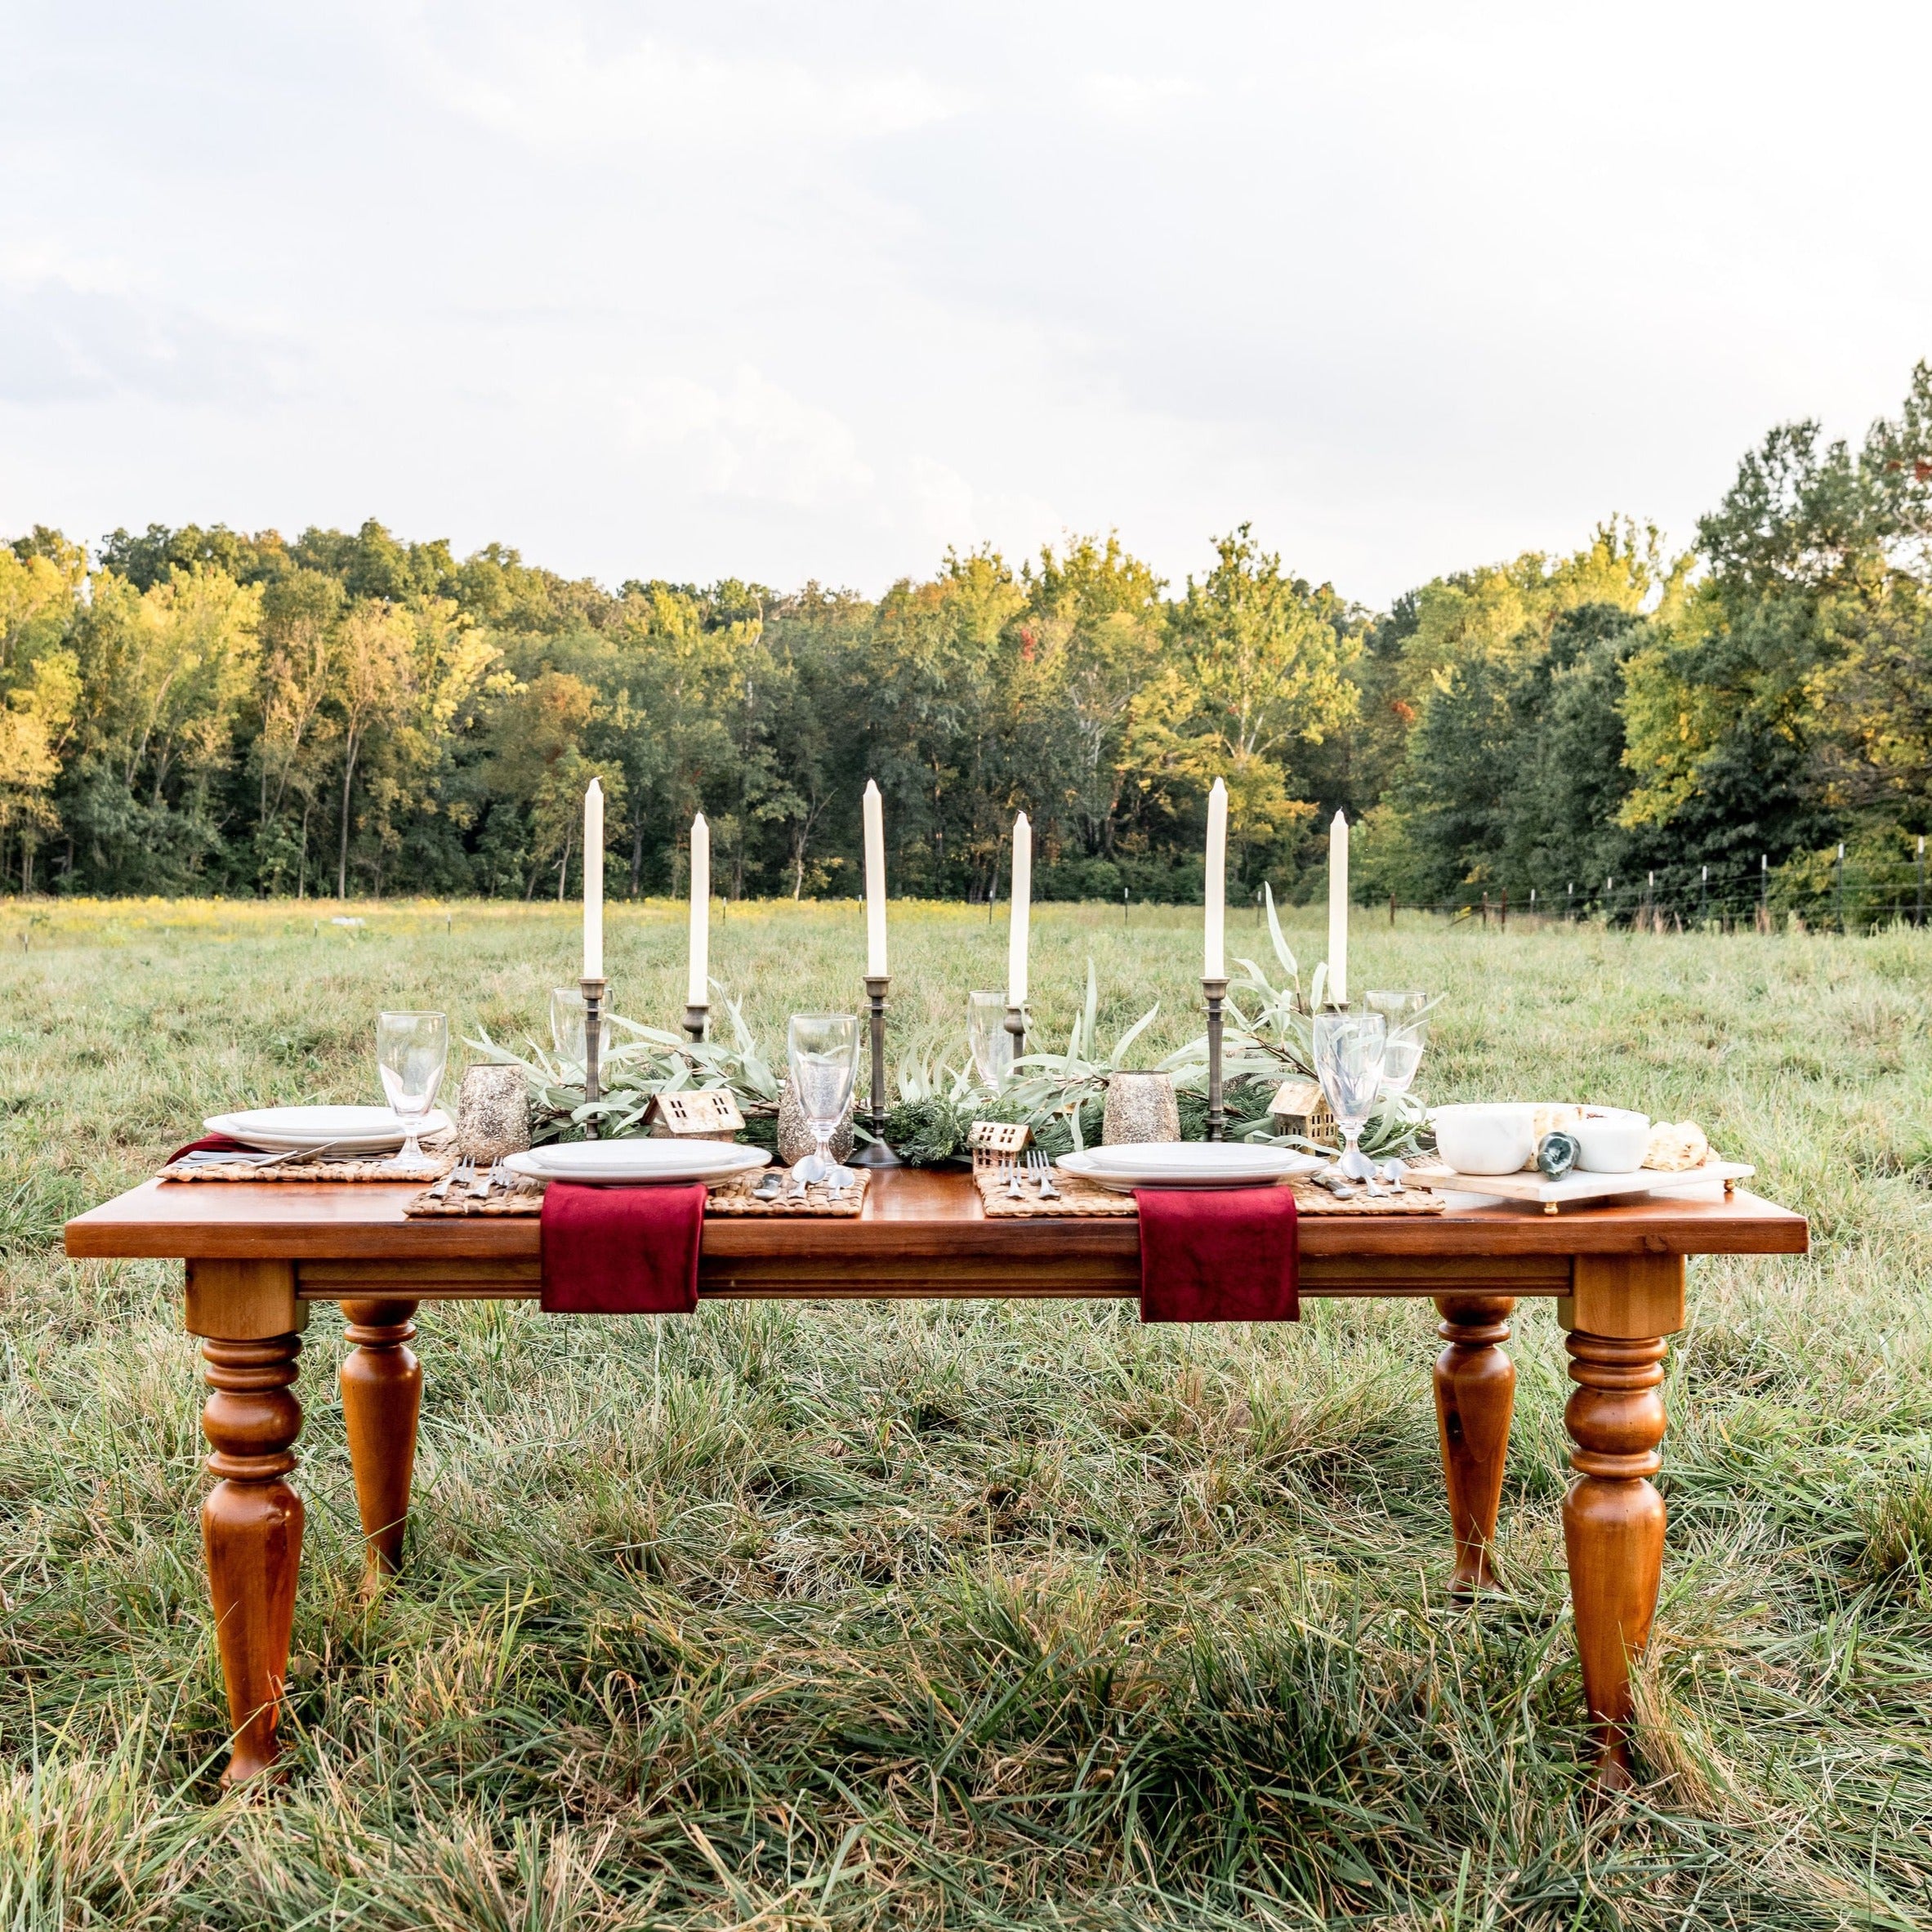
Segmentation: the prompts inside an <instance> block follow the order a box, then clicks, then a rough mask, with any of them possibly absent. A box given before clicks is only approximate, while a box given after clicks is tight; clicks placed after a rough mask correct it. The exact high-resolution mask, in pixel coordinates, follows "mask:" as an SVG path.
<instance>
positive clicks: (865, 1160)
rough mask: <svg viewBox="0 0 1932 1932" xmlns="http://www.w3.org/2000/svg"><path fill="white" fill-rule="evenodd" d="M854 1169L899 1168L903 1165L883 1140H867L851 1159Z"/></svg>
mask: <svg viewBox="0 0 1932 1932" xmlns="http://www.w3.org/2000/svg"><path fill="white" fill-rule="evenodd" d="M851 1159H852V1165H853V1166H854V1167H903V1166H904V1164H905V1163H904V1162H903V1161H901V1160H900V1159H899V1156H898V1155H897V1154H895V1153H894V1152H893V1151H892V1149H890V1147H888V1146H887V1145H886V1143H885V1142H884V1141H883V1140H868V1141H867V1142H866V1144H865V1145H864V1146H863V1147H862V1148H860V1149H859V1151H858V1152H857V1153H854V1155H853V1156H852V1157H851Z"/></svg>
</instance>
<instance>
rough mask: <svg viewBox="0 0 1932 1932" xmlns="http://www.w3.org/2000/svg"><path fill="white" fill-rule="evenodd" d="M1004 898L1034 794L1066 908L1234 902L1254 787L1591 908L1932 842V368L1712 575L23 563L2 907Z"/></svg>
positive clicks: (11, 685) (1810, 436)
mask: <svg viewBox="0 0 1932 1932" xmlns="http://www.w3.org/2000/svg"><path fill="white" fill-rule="evenodd" d="M593 774H594V775H596V776H598V777H599V778H600V779H601V780H602V782H603V785H604V789H605V795H606V798H607V800H608V814H607V823H608V825H609V837H610V841H611V850H610V854H609V859H608V860H607V877H609V882H610V889H611V890H614V891H615V892H618V893H622V892H625V891H628V892H629V893H631V894H633V895H642V894H648V893H663V892H676V891H678V890H681V886H682V868H683V864H684V859H685V850H684V841H685V828H686V827H687V826H688V825H689V820H690V818H691V815H692V814H693V813H694V811H697V810H700V809H702V810H703V811H704V812H705V813H706V814H707V817H708V818H709V819H710V822H711V825H712V849H713V854H714V859H713V877H714V881H716V889H717V890H721V891H723V892H725V893H726V894H728V895H731V896H735V897H742V896H746V895H787V896H792V897H811V896H823V895H841V894H846V893H850V892H854V891H856V890H858V889H859V795H860V792H861V790H862V788H863V783H864V780H865V779H867V778H868V777H872V778H876V779H877V780H878V782H879V784H880V787H881V791H882V792H884V793H885V795H886V801H887V831H888V841H889V846H890V853H891V872H892V879H893V889H894V890H895V892H898V893H903V894H908V895H925V896H931V897H945V898H953V899H960V898H964V899H975V900H979V899H985V898H987V897H988V895H997V893H998V891H999V890H1000V886H1001V880H1002V863H1003V858H1004V843H1003V841H1004V838H1005V835H1006V830H1007V828H1008V827H1009V826H1010V824H1011V819H1012V814H1014V812H1015V810H1020V809H1022V808H1024V809H1025V810H1027V811H1028V813H1029V814H1031V815H1032V817H1033V822H1034V824H1035V827H1036V832H1035V838H1036V849H1037V861H1036V868H1035V873H1034V877H1035V881H1036V890H1037V892H1038V893H1039V894H1040V895H1041V896H1043V897H1048V898H1088V899H1092V898H1106V899H1116V900H1118V899H1119V898H1120V897H1121V896H1122V894H1123V893H1124V894H1127V895H1131V896H1132V897H1133V898H1135V899H1170V900H1172V899H1187V898H1189V897H1192V896H1194V895H1197V894H1198V891H1199V889H1200V852H1201V846H1202V824H1203V820H1204V814H1205V801H1206V795H1207V788H1208V786H1209V785H1210V784H1211V783H1212V781H1213V779H1215V778H1216V776H1220V777H1223V778H1225V779H1226V781H1227V783H1228V788H1229V830H1230V837H1229V847H1230V850H1229V865H1230V870H1231V872H1233V873H1234V879H1235V881H1236V886H1237V889H1238V890H1253V889H1258V886H1259V883H1260V881H1262V880H1263V879H1266V880H1268V881H1271V882H1272V884H1273V885H1274V889H1275V890H1276V892H1277V894H1278V895H1280V896H1282V897H1283V898H1286V899H1295V898H1296V897H1299V896H1302V895H1305V894H1307V893H1309V892H1311V891H1313V890H1317V889H1318V886H1319V882H1320V877H1321V868H1322V865H1323V842H1322V840H1321V837H1320V830H1321V827H1322V825H1323V823H1324V822H1325V820H1326V818H1327V814H1329V813H1330V812H1332V810H1335V809H1336V808H1337V807H1341V808H1344V809H1346V810H1348V811H1349V813H1350V817H1351V818H1352V819H1354V820H1355V821H1356V822H1357V824H1358V832H1357V837H1356V840H1355V844H1354V878H1355V880H1356V881H1357V885H1358V888H1359V892H1360V894H1361V895H1362V896H1363V898H1366V899H1381V898H1383V897H1385V896H1393V897H1396V898H1399V899H1402V900H1403V901H1404V902H1405V903H1410V904H1431V903H1440V902H1442V901H1444V900H1446V899H1454V898H1456V897H1457V895H1459V894H1460V895H1465V896H1467V895H1472V894H1474V893H1475V892H1477V891H1479V890H1493V891H1495V892H1497V893H1498V894H1503V893H1507V894H1510V895H1514V896H1515V898H1516V899H1517V901H1518V903H1519V904H1520V903H1524V902H1526V901H1527V900H1528V895H1529V894H1530V893H1531V892H1532V891H1535V892H1537V894H1538V895H1539V898H1540V900H1541V902H1542V903H1543V904H1556V903H1559V902H1560V901H1562V900H1563V899H1564V896H1565V893H1566V887H1567V889H1568V893H1567V896H1568V903H1570V904H1574V903H1575V901H1576V896H1577V892H1578V891H1579V890H1582V892H1583V893H1584V894H1585V895H1586V903H1592V904H1594V903H1595V899H1594V898H1593V897H1592V895H1595V891H1596V888H1597V886H1598V885H1599V883H1607V882H1609V881H1614V880H1616V879H1618V878H1622V879H1626V880H1628V879H1630V878H1632V877H1636V876H1638V875H1640V874H1642V875H1644V876H1647V877H1650V878H1651V880H1652V881H1653V889H1654V885H1655V881H1658V880H1662V881H1663V882H1664V886H1665V889H1666V890H1671V891H1681V890H1683V888H1684V882H1685V881H1687V880H1694V879H1696V878H1697V877H1698V876H1699V868H1705V872H1706V876H1708V872H1709V868H1713V867H1715V868H1719V870H1720V871H1721V872H1723V873H1724V874H1725V876H1726V877H1730V876H1733V875H1737V874H1740V873H1742V872H1751V874H1752V875H1753V876H1755V877H1759V878H1760V879H1761V878H1762V877H1763V875H1764V874H1765V872H1769V873H1770V874H1771V875H1772V876H1773V877H1774V878H1775V879H1776V881H1778V890H1779V891H1780V892H1781V893H1786V894H1791V895H1802V894H1803V893H1805V892H1806V891H1809V890H1824V889H1825V887H1826V885H1827V883H1828V881H1830V879H1831V878H1832V877H1833V876H1834V875H1833V871H1832V868H1833V867H1834V865H1835V864H1836V877H1837V879H1838V880H1839V881H1840V890H1841V892H1842V879H1843V876H1844V867H1843V863H1842V862H1841V861H1839V860H1837V859H1836V846H1838V844H1840V843H1841V842H1845V843H1848V844H1849V847H1850V848H1851V849H1852V850H1853V851H1854V853H1855V854H1857V856H1858V859H1859V861H1860V862H1861V863H1866V864H1867V865H1868V866H1870V865H1877V864H1881V863H1890V862H1891V861H1893V860H1897V861H1899V862H1900V863H1904V862H1906V861H1907V858H1908V854H1909V852H1910V850H1911V847H1912V841H1913V840H1914V838H1915V837H1916V836H1917V835H1919V834H1921V833H1923V832H1925V831H1926V830H1927V829H1929V828H1928V825H1927V819H1928V818H1929V817H1932V365H1927V364H1921V365H1920V367H1919V368H1917V369H1916V371H1915V372H1914V373H1913V377H1912V384H1911V387H1910V390H1909V392H1908V394H1907V397H1906V399H1905V402H1904V404H1903V407H1902V408H1901V410H1900V411H1899V414H1898V415H1897V416H1896V417H1889V418H1885V419H1882V420H1881V421H1880V422H1876V423H1875V424H1874V425H1873V426H1872V429H1871V430H1870V431H1869V433H1868V434H1867V436H1866V437H1865V439H1863V443H1862V444H1859V445H1858V446H1857V447H1856V448H1854V447H1853V446H1852V445H1850V444H1848V443H1845V442H1827V441H1826V440H1824V439H1823V437H1822V435H1821V434H1820V431H1819V430H1818V426H1817V425H1816V424H1814V423H1809V422H1805V423H1797V424H1790V425H1786V426H1782V427H1780V428H1778V429H1776V430H1774V431H1772V432H1771V433H1770V434H1769V435H1768V436H1766V437H1765V439H1764V441H1763V442H1762V444H1760V446H1759V447H1758V448H1756V449H1754V450H1752V451H1751V452H1750V453H1747V455H1746V456H1745V457H1744V458H1743V460H1742V462H1741V463H1740V465H1739V467H1738V474H1737V477H1736V480H1735V481H1734V482H1733V484H1732V486H1731V488H1730V489H1729V491H1728V492H1727V493H1725V496H1724V498H1723V499H1722V500H1721V502H1720V503H1719V504H1718V506H1716V508H1715V509H1714V510H1713V511H1711V513H1710V514H1709V515H1707V516H1705V517H1704V518H1702V520H1700V523H1699V524H1698V537H1697V542H1696V544H1695V546H1694V547H1693V548H1691V549H1689V550H1688V551H1684V552H1683V553H1682V554H1675V555H1673V554H1671V553H1669V552H1668V551H1667V550H1666V548H1665V547H1664V545H1663V543H1662V540H1661V539H1660V538H1659V536H1658V533H1657V532H1656V531H1655V530H1654V529H1640V528H1639V527H1637V526H1636V525H1635V524H1632V523H1631V522H1629V521H1628V520H1610V521H1607V522H1606V523H1604V524H1603V525H1601V526H1600V528H1599V529H1597V530H1596V531H1595V532H1594V533H1592V535H1591V538H1590V539H1589V541H1588V542H1586V543H1585V544H1583V545H1582V547H1580V548H1579V549H1578V550H1577V551H1575V552H1574V553H1573V554H1570V555H1565V556H1551V555H1546V554H1542V553H1529V554H1526V555H1524V556H1519V557H1518V558H1516V559H1515V560H1512V561H1510V562H1506V563H1501V564H1487V565H1484V566H1481V567H1479V568H1476V569H1470V570H1467V571H1461V572H1457V573H1453V574H1451V575H1448V576H1444V577H1440V578H1435V579H1434V580H1433V581H1431V582H1429V583H1426V584H1425V585H1422V586H1421V587H1419V588H1417V589H1416V590H1414V591H1410V592H1408V593H1407V594H1405V595H1404V596H1400V597H1399V598H1397V599H1396V600H1394V604H1393V605H1391V607H1390V609H1388V610H1387V611H1386V612H1375V611H1371V610H1368V609H1364V608H1363V607H1362V606H1361V605H1358V604H1356V603H1354V602H1352V601H1350V600H1349V599H1347V598H1346V597H1345V596H1342V595H1341V594H1340V593H1339V592H1338V591H1336V589H1335V588H1334V587H1332V586H1330V585H1327V584H1320V585H1318V584H1314V583H1311V582H1309V581H1307V580H1306V579H1305V578H1300V577H1297V576H1296V575H1294V574H1293V573H1292V571H1290V570H1288V569H1284V568H1283V564H1282V561H1281V559H1280V558H1279V557H1278V556H1277V555H1275V554H1274V553H1273V552H1271V551H1268V550H1266V549H1265V547H1263V545H1262V544H1261V543H1260V542H1259V541H1258V540H1257V539H1256V537H1255V536H1254V534H1253V533H1252V530H1251V529H1249V528H1248V527H1247V526H1246V525H1243V526H1242V527H1241V528H1239V529H1236V530H1234V531H1232V532H1230V533H1228V534H1226V535H1225V536H1224V537H1222V538H1220V539H1219V540H1218V541H1216V542H1215V543H1214V544H1213V545H1212V547H1211V551H1209V552H1208V553H1207V555H1206V556H1204V559H1203V566H1202V569H1201V570H1200V571H1199V573H1198V574H1190V575H1189V577H1188V578H1186V579H1185V582H1184V584H1183V585H1182V586H1180V587H1179V588H1178V589H1177V588H1176V587H1173V586H1171V585H1170V584H1168V583H1167V582H1163V581H1162V579H1161V578H1159V577H1158V576H1157V575H1156V573H1154V572H1153V570H1152V569H1150V568H1149V566H1148V565H1147V564H1144V563H1143V562H1142V561H1140V560H1139V559H1137V558H1136V557H1135V556H1132V555H1131V553H1130V552H1129V551H1127V550H1126V549H1125V548H1123V547H1122V544H1121V543H1120V542H1119V540H1118V538H1117V537H1114V536H1111V535H1109V536H1105V537H1100V536H1095V537H1091V538H1088V537H1075V538H1069V539H1068V540H1067V541H1066V542H1064V543H1062V544H1061V545H1059V546H1057V547H1051V548H1049V549H1047V550H1045V551H1042V553H1041V554H1040V555H1039V556H1037V557H1034V558H1029V559H1028V560H1024V561H1023V562H1022V563H1021V564H1020V565H1019V566H1018V568H1017V569H1015V568H1014V567H1012V566H1011V565H1010V564H1009V563H1008V562H1007V561H1006V560H1005V559H1003V558H1002V556H1000V555H999V554H998V553H997V551H993V550H992V549H990V548H982V549H979V550H975V551H970V552H967V553H965V554H957V553H952V554H948V556H947V557H946V558H945V560H944V563H943V564H942V565H941V566H940V568H939V569H938V570H937V571H936V572H935V573H934V574H933V575H932V576H931V577H930V578H928V579H926V580H924V581H920V582H914V581H912V580H910V579H908V580H905V581H902V582H899V583H896V584H895V585H893V586H892V587H891V588H890V590H888V591H886V593H885V595H884V596H881V597H879V598H877V600H872V599H868V598H865V597H863V596H859V595H857V594H856V593H854V592H852V591H834V590H828V589H826V588H824V587H821V586H819V585H818V584H816V583H810V584H807V585H806V586H805V587H804V588H802V589H800V590H796V591H774V590H771V589H770V588H767V587H763V586H760V585H757V584H754V583H749V582H739V581H737V580H735V579H727V580H725V581H723V582H718V583H715V584H711V585H708V586H698V585H691V584H676V583H670V582H662V581H657V580H651V581H645V580H631V581H627V582H624V583H622V584H621V585H620V586H618V587H617V588H616V589H615V590H609V589H606V588H605V587H602V586H600V585H599V584H597V583H596V582H591V581H589V580H587V579H573V578H565V577H564V576H561V575H560V574H558V573H555V572H552V571H549V570H546V569H542V568H539V567H538V566H535V565H533V564H526V563H525V562H524V560H522V558H521V557H520V556H519V554H518V553H517V552H516V551H514V550H510V549H506V548H504V547H502V546H501V545H498V544H491V545H489V546H487V547H485V548H484V549H483V550H480V551H477V552H476V553H475V555H474V556H469V557H466V558H462V559H458V558H457V556H455V555H454V554H453V551H452V550H451V547H450V546H449V545H448V543H447V542H439V541H438V542H407V541H404V540H402V539H399V538H396V537H395V536H393V535H391V533H390V532H389V531H388V530H386V529H384V528H383V526H382V525H381V524H378V523H376V522H373V521H372V522H368V523H365V524H364V525H363V526H362V528H361V529H359V530H358V531H356V532H355V533H353V534H349V533H344V532H341V531H338V530H322V529H310V530H307V531H306V532H304V533H302V534H301V536H300V537H298V538H295V539H293V540H292V541H289V540H285V539H284V538H283V537H282V536H280V535H279V534H278V533H275V532H274V531H272V530H265V531H261V532H257V533H253V534H249V533H243V532H238V531H233V530H230V529H225V528H224V527H222V526H221V525H213V526H209V527H201V526H197V525H190V526H187V527H185V528H183V529H167V528H164V527H163V526H160V525H158V524H157V525H150V526H149V528H148V529H147V530H146V531H145V533H141V534H139V535H133V534H130V533H128V532H127V531H126V530H124V529H123V530H116V531H115V532H114V533H113V534H112V535H110V536H109V537H107V538H105V539H104V540H103V541H101V542H100V543H98V544H97V545H96V546H93V547H91V548H90V547H87V546H84V545H83V544H82V543H79V542H75V541H73V540H71V539H69V538H67V537H65V536H64V535H63V534H62V533H60V532H58V531H56V530H51V529H45V528H42V527H38V526H37V527H36V528H34V529H33V530H31V531H30V532H29V533H28V534H26V535H25V536H23V537H20V538H16V539H14V540H13V541H12V542H10V543H5V544H0V877H4V878H6V879H7V880H8V881H11V886H13V887H14V888H15V889H17V890H22V891H52V892H77V893H101V894H115V893H163V894H168V893H185V892H213V893H224V894H231V895H282V894H287V895H297V896H337V897H342V896H351V895H377V896H380V895H385V894H403V893H431V894H438V895H456V894H481V895H494V896H507V897H520V898H526V899H527V898H531V897H533V896H536V895H544V896H551V895H559V896H561V895H567V894H569V893H570V892H572V891H573V890H575V889H576V882H577V880H578V876H579V872H580V868H581V864H582V853H581V851H579V850H578V849H577V848H578V831H579V825H580V819H579V805H580V801H581V799H582V792H583V789H584V787H585V785H586V784H587V783H588V781H589V779H591V776H592V775H593Z"/></svg>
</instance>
